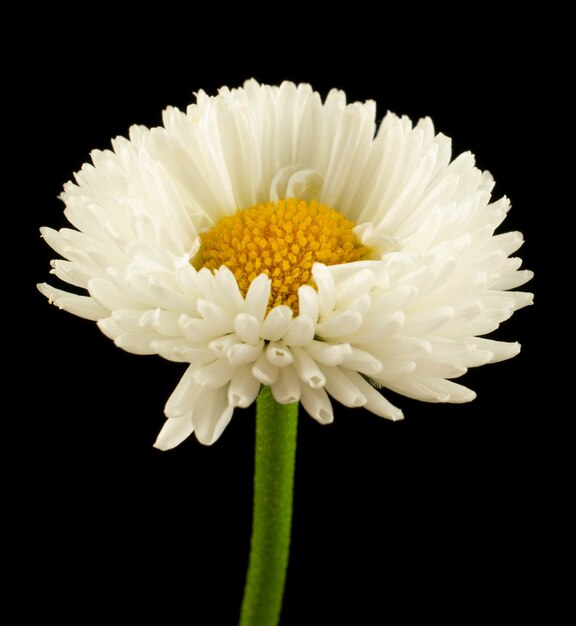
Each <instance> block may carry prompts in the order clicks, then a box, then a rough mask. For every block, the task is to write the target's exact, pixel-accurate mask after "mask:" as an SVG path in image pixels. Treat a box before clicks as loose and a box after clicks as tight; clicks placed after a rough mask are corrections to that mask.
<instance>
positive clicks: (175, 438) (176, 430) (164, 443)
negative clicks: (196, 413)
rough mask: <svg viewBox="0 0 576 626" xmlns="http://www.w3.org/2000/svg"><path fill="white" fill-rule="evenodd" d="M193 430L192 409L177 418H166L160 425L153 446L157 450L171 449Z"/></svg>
mask: <svg viewBox="0 0 576 626" xmlns="http://www.w3.org/2000/svg"><path fill="white" fill-rule="evenodd" d="M193 431H194V426H193V424H192V411H189V412H188V413H187V414H186V415H185V416H183V417H182V418H178V419H172V418H168V419H167V420H166V423H165V424H164V426H163V427H162V430H161V431H160V434H159V435H158V438H157V439H156V442H155V443H154V447H155V448H158V450H171V449H172V448H175V447H176V446H177V445H178V444H180V443H182V442H183V441H184V439H187V438H188V437H189V436H190V435H191V434H192V432H193Z"/></svg>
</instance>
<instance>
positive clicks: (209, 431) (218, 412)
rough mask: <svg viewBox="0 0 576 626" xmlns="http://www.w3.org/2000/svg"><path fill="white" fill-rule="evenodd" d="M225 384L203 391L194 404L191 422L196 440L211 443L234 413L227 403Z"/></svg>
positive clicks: (205, 443) (207, 444)
mask: <svg viewBox="0 0 576 626" xmlns="http://www.w3.org/2000/svg"><path fill="white" fill-rule="evenodd" d="M227 391H228V390H227V386H224V387H220V388H219V389H214V390H208V391H206V390H205V391H204V394H203V395H201V396H200V397H199V399H198V402H197V403H196V404H195V406H194V412H193V415H192V422H193V424H194V432H195V434H196V437H197V439H198V441H199V442H200V443H202V444H204V445H206V446H210V445H212V444H213V443H214V442H215V441H216V440H217V439H218V438H219V437H220V435H221V434H222V432H223V431H224V429H225V428H226V426H227V425H228V423H229V422H230V420H231V419H232V414H233V413H234V407H233V406H231V405H230V404H229V403H228V394H227Z"/></svg>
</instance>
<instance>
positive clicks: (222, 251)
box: [39, 80, 531, 449]
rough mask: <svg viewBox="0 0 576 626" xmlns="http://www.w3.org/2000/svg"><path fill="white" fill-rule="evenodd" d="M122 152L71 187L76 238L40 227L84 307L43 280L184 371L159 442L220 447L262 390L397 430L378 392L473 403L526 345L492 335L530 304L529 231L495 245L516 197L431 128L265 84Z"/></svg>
mask: <svg viewBox="0 0 576 626" xmlns="http://www.w3.org/2000/svg"><path fill="white" fill-rule="evenodd" d="M112 146H113V150H112V151H109V150H106V151H102V152H101V151H94V152H93V153H92V161H93V164H92V165H89V164H86V165H84V166H83V167H82V169H81V171H80V172H78V173H77V174H76V176H75V179H76V182H75V183H73V182H69V183H68V184H66V185H65V188H64V192H63V194H62V199H63V201H64V202H65V204H66V210H65V213H66V216H67V218H68V219H69V221H70V222H71V223H72V225H73V226H74V227H75V229H67V228H64V229H62V230H60V231H59V232H57V231H55V230H52V229H50V228H43V229H42V234H43V236H44V238H45V239H46V241H47V242H48V244H49V245H50V246H51V247H52V248H53V249H54V250H55V251H56V252H57V253H58V254H59V255H60V256H62V257H64V259H66V260H56V261H54V262H53V270H52V271H53V273H54V274H56V276H57V277H58V278H60V279H61V280H63V281H65V282H67V283H70V284H71V285H74V286H76V287H79V288H80V289H83V290H85V291H86V292H87V295H78V294H75V293H70V292H67V291H63V290H60V289H56V288H55V287H52V286H50V285H47V284H42V285H40V286H39V288H40V291H41V292H42V293H43V294H44V295H46V296H47V297H48V298H49V299H50V300H51V301H52V302H53V303H54V304H56V305H57V306H59V307H61V308H63V309H65V310H67V311H69V312H71V313H74V314H76V315H79V316H81V317H85V318H88V319H91V320H95V321H97V323H98V326H99V327H100V329H101V330H102V331H103V332H104V334H106V335H107V336H108V337H110V338H111V339H113V340H114V342H115V343H116V345H117V346H119V347H121V348H123V349H125V350H128V351H129V352H133V353H136V354H159V355H160V356H163V357H164V358H166V359H170V360H172V361H179V362H182V363H187V364H188V367H187V369H186V371H185V373H184V375H183V377H182V379H181V381H180V383H179V384H178V386H177V387H176V389H175V390H174V392H173V393H172V395H171V397H170V399H169V400H168V402H167V404H166V410H165V412H166V416H167V418H168V420H167V422H166V424H165V426H164V428H163V429H162V432H161V433H160V435H159V437H158V440H157V442H156V444H155V445H156V446H157V447H159V448H162V449H168V448H171V447H173V446H175V445H177V444H179V443H180V442H181V441H182V440H184V439H185V438H186V437H188V436H189V435H190V434H191V433H192V432H194V433H195V434H196V437H197V438H198V439H199V441H201V442H202V443H205V444H211V443H212V442H214V441H215V440H216V439H217V438H218V437H219V436H220V434H221V433H222V431H223V429H224V428H225V427H226V425H227V424H228V422H229V420H230V418H231V417H232V413H233V411H234V408H235V407H247V406H249V405H250V404H251V403H252V402H254V400H255V399H256V397H257V395H258V392H259V390H260V387H261V385H269V386H270V387H271V390H272V393H273V395H274V398H275V399H276V400H277V401H278V402H280V403H291V402H298V401H299V402H301V403H302V405H303V407H304V409H305V410H306V411H307V412H308V413H309V414H310V415H311V416H312V417H313V418H315V419H316V420H318V421H319V422H321V423H324V424H325V423H328V422H331V421H332V419H333V412H332V406H331V402H330V396H332V397H333V398H335V399H336V400H338V401H339V402H341V403H342V404H344V405H346V406H349V407H361V406H363V407H365V408H367V409H368V410H369V411H372V412H373V413H375V414H377V415H380V416H382V417H386V418H389V419H393V420H397V419H401V418H402V412H401V411H400V409H398V408H396V407H395V406H393V405H392V404H391V403H390V402H389V401H388V400H387V399H386V398H385V397H384V395H383V394H382V393H381V391H380V390H379V389H377V388H380V387H382V388H385V389H390V390H393V391H395V392H398V393H400V394H404V395H406V396H409V397H411V398H417V399H419V400H424V401H428V402H467V401H469V400H472V399H473V398H474V397H475V394H474V392H472V391H470V390H469V389H467V388H466V387H464V386H462V385H460V384H458V383H455V382H453V380H452V379H454V378H458V377H459V376H461V375H462V374H464V373H465V372H466V371H467V369H468V368H469V367H475V366H478V365H483V364H485V363H492V362H495V361H500V360H503V359H507V358H510V357H512V356H514V355H515V354H517V353H518V351H519V346H518V344H516V343H505V342H500V341H495V340H492V339H488V338H484V337H483V335H486V334H488V333H490V332H491V331H493V330H495V329H496V328H497V327H498V326H499V324H500V323H501V322H502V321H504V320H506V319H507V318H509V317H510V316H511V315H512V313H513V312H514V311H515V310H517V309H519V308H521V307H523V306H525V305H527V304H530V303H531V294H528V293H523V292H517V291H510V290H512V289H515V288H517V287H518V286H520V285H522V284H523V283H525V282H526V281H528V280H529V279H530V277H531V273H530V272H528V271H526V270H520V269H519V268H520V264H521V261H520V259H518V258H514V257H512V258H511V257H510V255H511V254H512V253H514V252H515V251H516V250H517V249H518V248H519V247H520V245H521V244H522V237H521V235H520V234H519V233H515V232H512V233H503V234H495V231H496V229H497V228H498V226H499V225H500V224H501V222H502V221H503V219H504V218H505V216H506V212H507V210H508V208H509V202H508V200H507V199H506V198H502V199H500V200H498V201H496V202H491V201H490V200H491V198H490V195H491V191H492V188H493V180H492V177H491V176H490V174H488V173H487V172H481V171H480V170H478V169H477V168H476V167H475V165H474V158H473V156H472V155H471V154H470V153H464V154H462V155H460V156H458V157H457V158H456V159H454V160H451V146H450V140H449V139H448V138H447V137H445V136H444V135H442V134H435V132H434V128H433V125H432V122H431V120H430V119H428V118H426V119H423V120H420V121H419V122H418V124H416V125H415V126H413V125H412V123H411V122H410V120H408V119H407V118H405V117H403V118H398V117H397V116H395V115H393V114H391V113H388V114H387V115H386V116H385V118H384V120H383V121H382V123H381V124H380V126H379V127H378V128H377V126H376V123H375V105H374V103H373V102H366V103H353V104H346V98H345V95H344V93H343V92H341V91H331V92H330V93H329V94H328V96H327V98H326V100H325V101H324V102H322V100H321V98H320V96H319V94H318V93H316V92H314V91H313V90H312V88H311V87H310V86H309V85H298V86H297V85H295V84H293V83H289V82H285V83H283V84H282V85H280V86H279V87H271V86H268V85H259V84H258V83H257V82H255V81H253V80H251V81H248V82H246V83H245V85H244V87H243V88H240V89H233V90H230V89H228V88H222V89H221V90H220V91H219V93H218V95H217V96H214V97H209V96H207V95H206V94H205V93H204V92H200V93H199V94H198V95H197V101H196V103H195V104H192V105H190V106H189V107H188V109H187V111H186V112H182V111H179V110H178V109H174V108H169V109H167V110H166V111H165V113H164V125H163V127H159V128H153V129H147V128H143V127H133V128H131V130H130V139H124V138H117V139H115V140H113V142H112Z"/></svg>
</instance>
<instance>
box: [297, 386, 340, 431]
mask: <svg viewBox="0 0 576 626" xmlns="http://www.w3.org/2000/svg"><path fill="white" fill-rule="evenodd" d="M300 391H301V393H300V402H301V403H302V406H303V407H304V410H305V411H306V412H307V413H308V415H310V416H311V417H313V418H314V419H315V420H316V421H317V422H319V423H320V424H331V423H332V422H333V421H334V411H333V410H332V403H331V402H330V398H329V397H328V394H327V393H326V391H325V390H324V389H323V388H321V387H320V388H319V389H312V388H310V387H308V385H301V386H300Z"/></svg>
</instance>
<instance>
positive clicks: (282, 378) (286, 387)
mask: <svg viewBox="0 0 576 626" xmlns="http://www.w3.org/2000/svg"><path fill="white" fill-rule="evenodd" d="M300 387H301V385H300V381H299V380H298V376H296V372H295V371H294V368H293V367H283V368H282V369H281V370H280V373H279V376H278V379H277V380H276V382H274V383H272V385H271V386H270V389H271V390H272V395H273V396H274V399H275V400H276V402H279V403H280V404H292V403H293V402H298V400H300Z"/></svg>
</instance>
